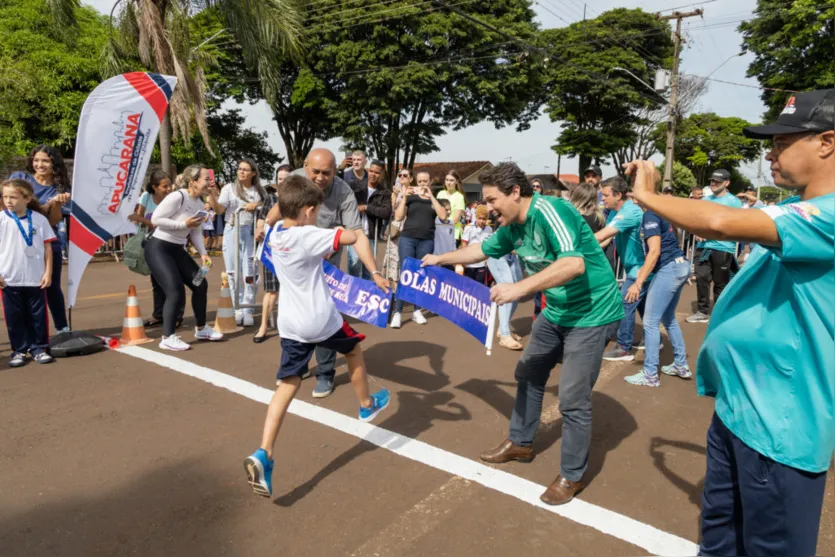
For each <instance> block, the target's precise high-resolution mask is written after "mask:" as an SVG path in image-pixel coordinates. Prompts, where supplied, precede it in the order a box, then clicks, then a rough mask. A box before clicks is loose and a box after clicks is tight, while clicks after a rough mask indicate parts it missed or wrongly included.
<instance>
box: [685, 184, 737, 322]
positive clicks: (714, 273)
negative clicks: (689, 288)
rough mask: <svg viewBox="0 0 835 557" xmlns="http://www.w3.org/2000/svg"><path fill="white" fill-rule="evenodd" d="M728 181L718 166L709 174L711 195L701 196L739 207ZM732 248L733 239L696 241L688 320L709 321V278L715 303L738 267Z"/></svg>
mask: <svg viewBox="0 0 835 557" xmlns="http://www.w3.org/2000/svg"><path fill="white" fill-rule="evenodd" d="M730 185H731V173H730V172H728V171H727V170H723V169H721V168H720V169H719V170H717V171H716V172H714V173H713V174H711V176H710V191H711V194H712V195H710V196H709V197H705V200H706V201H711V202H713V203H718V204H719V205H724V206H725V207H734V208H741V207H742V201H740V200H739V199H738V198H737V197H735V196H734V195H733V194H732V193H730V192H729V191H728V186H730ZM736 248H737V246H736V242H726V241H721V240H702V241H701V242H699V243H698V244H696V253H695V256H694V258H693V260H694V261H695V263H696V297H697V300H698V302H697V303H698V311H696V313H694V314H693V315H691V316H690V317H688V318H687V322H688V323H707V322H708V321H710V283H711V282H713V303H714V304H715V303H716V300H718V299H719V295H720V294H722V291H723V290H724V289H725V287H726V286H727V285H728V282H729V281H730V280H731V277H732V276H733V274H734V273H736V271H737V270H738V267H737V263H736Z"/></svg>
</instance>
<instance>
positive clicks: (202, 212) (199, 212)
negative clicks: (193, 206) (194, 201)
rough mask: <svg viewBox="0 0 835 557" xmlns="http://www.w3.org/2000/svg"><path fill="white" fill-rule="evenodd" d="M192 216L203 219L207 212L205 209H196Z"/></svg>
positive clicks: (207, 214)
mask: <svg viewBox="0 0 835 557" xmlns="http://www.w3.org/2000/svg"><path fill="white" fill-rule="evenodd" d="M194 216H195V218H198V219H205V218H206V217H208V216H209V213H207V212H206V211H197V212H196V213H194Z"/></svg>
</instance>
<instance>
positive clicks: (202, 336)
mask: <svg viewBox="0 0 835 557" xmlns="http://www.w3.org/2000/svg"><path fill="white" fill-rule="evenodd" d="M194 338H196V339H197V340H212V341H215V340H223V333H219V332H217V331H215V330H214V329H212V328H211V327H210V326H209V325H203V328H202V329H195V331H194Z"/></svg>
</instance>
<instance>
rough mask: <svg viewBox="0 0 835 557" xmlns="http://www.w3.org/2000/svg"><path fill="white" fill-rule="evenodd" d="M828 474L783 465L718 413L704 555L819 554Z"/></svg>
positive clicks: (712, 434)
mask: <svg viewBox="0 0 835 557" xmlns="http://www.w3.org/2000/svg"><path fill="white" fill-rule="evenodd" d="M825 489H826V472H821V473H818V474H814V473H811V472H804V471H803V470H798V469H796V468H791V467H789V466H786V465H785V464H780V463H779V462H775V461H774V460H772V459H770V458H768V457H767V456H765V455H762V454H760V453H758V452H757V451H755V450H754V449H752V448H751V447H749V446H748V445H746V444H745V443H743V442H742V440H740V439H739V437H737V436H736V435H734V434H733V432H732V431H731V430H729V429H728V428H727V427H726V426H725V424H724V423H723V422H722V420H720V419H719V416H717V415H716V414H714V415H713V421H712V422H711V424H710V429H708V431H707V472H706V473H705V485H704V491H703V492H702V521H701V522H702V543H701V545H700V546H699V555H723V556H724V555H796V556H797V557H808V556H811V555H815V554H816V553H815V551H816V549H817V547H816V546H817V543H818V529H819V527H820V521H821V509H822V507H823V496H824V491H825Z"/></svg>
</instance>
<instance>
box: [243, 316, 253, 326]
mask: <svg viewBox="0 0 835 557" xmlns="http://www.w3.org/2000/svg"><path fill="white" fill-rule="evenodd" d="M243 325H244V327H253V326H254V325H255V318H253V317H252V314H251V313H244V320H243Z"/></svg>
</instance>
